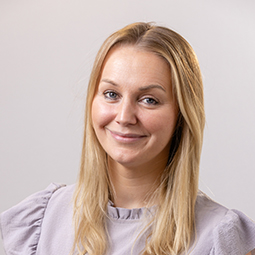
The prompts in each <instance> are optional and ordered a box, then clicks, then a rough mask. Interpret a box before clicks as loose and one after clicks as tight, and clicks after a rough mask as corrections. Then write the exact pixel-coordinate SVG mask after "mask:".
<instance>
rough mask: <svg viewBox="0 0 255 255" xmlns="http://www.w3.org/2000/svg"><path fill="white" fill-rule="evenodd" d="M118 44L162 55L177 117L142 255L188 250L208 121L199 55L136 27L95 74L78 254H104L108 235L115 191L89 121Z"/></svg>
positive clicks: (79, 193) (117, 37)
mask: <svg viewBox="0 0 255 255" xmlns="http://www.w3.org/2000/svg"><path fill="white" fill-rule="evenodd" d="M116 44H118V45H119V44H129V45H133V46H135V47H139V48H141V49H143V50H145V51H149V52H153V53H155V54H157V55H158V56H161V57H162V58H163V59H165V61H167V63H169V66H170V69H171V76H172V86H173V90H174V94H175V97H176V100H177V102H178V107H179V117H178V121H177V125H176V129H175V133H174V135H173V138H172V143H171V149H170V152H169V161H168V165H167V166H166V168H165V171H164V173H163V175H162V179H161V184H160V186H159V187H158V188H157V190H156V191H155V192H157V194H158V195H159V199H160V200H159V203H158V208H157V212H156V215H155V217H154V219H153V227H152V232H151V234H150V236H149V238H148V239H147V243H146V244H145V249H144V254H180V253H181V252H187V250H188V248H189V247H190V245H191V242H192V239H193V238H194V233H195V229H194V221H195V215H194V214H195V212H194V211H195V202H196V197H197V191H198V175H199V162H200V154H201V148H202V140H203V129H204V123H205V116H204V105H203V85H202V79H201V73H200V68H199V64H198V61H197V57H196V55H195V53H194V51H193V49H192V48H191V46H190V45H189V43H188V42H187V41H186V40H185V39H184V38H183V37H181V36H180V35H179V34H177V33H176V32H174V31H172V30H170V29H168V28H166V27H162V26H156V25H154V24H152V23H143V22H140V23H134V24H131V25H128V26H126V27H124V28H123V29H120V30H119V31H117V32H115V33H114V34H112V35H111V36H110V37H108V38H107V39H106V41H105V42H104V43H103V45H102V46H101V48H100V50H99V52H98V54H97V57H96V59H95V62H94V66H93V70H92V73H91V77H90V81H89V85H88V94H87V102H86V112H85V130H84V141H83V149H82V157H81V168H80V174H79V180H78V184H77V187H76V191H75V202H74V222H75V242H74V246H75V247H76V249H77V251H78V253H79V254H80V255H81V254H85V253H86V252H87V253H88V254H90V255H99V254H105V252H106V250H107V243H108V235H107V228H106V218H107V203H108V200H109V196H110V193H111V191H112V187H111V184H110V180H109V176H108V171H107V155H106V152H105V151H104V150H103V148H102V147H101V145H100V143H99V142H98V140H97V138H96V135H95V132H94V130H93V127H92V121H91V105H92V101H93V98H94V95H95V91H96V89H97V86H98V83H99V79H100V74H101V71H102V66H103V63H104V60H105V58H106V56H107V54H108V52H109V51H110V50H111V48H112V47H113V46H115V45H116Z"/></svg>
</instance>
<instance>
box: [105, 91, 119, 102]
mask: <svg viewBox="0 0 255 255" xmlns="http://www.w3.org/2000/svg"><path fill="white" fill-rule="evenodd" d="M104 96H105V98H107V99H110V100H116V99H118V94H117V93H116V92H114V91H112V90H110V91H105V92H104Z"/></svg>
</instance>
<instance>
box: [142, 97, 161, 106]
mask: <svg viewBox="0 0 255 255" xmlns="http://www.w3.org/2000/svg"><path fill="white" fill-rule="evenodd" d="M143 101H144V102H145V103H146V104H149V105H156V104H158V102H157V101H156V100H155V99H153V98H151V97H147V98H145V99H143Z"/></svg>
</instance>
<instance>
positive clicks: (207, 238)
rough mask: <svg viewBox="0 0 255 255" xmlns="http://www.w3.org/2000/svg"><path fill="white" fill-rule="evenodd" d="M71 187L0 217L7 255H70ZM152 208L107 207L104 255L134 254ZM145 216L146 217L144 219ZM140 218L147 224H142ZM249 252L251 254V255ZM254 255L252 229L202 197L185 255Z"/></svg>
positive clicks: (36, 196)
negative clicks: (105, 253) (250, 252)
mask: <svg viewBox="0 0 255 255" xmlns="http://www.w3.org/2000/svg"><path fill="white" fill-rule="evenodd" d="M73 191H74V185H72V186H64V185H57V184H51V185H50V186H49V187H48V188H47V189H45V190H43V191H40V192H38V193H36V194H34V195H32V196H30V197H28V198H27V199H25V200H24V201H22V202H21V203H19V204H18V205H16V206H14V207H13V208H11V209H9V210H8V211H6V212H4V213H2V214H1V217H0V226H1V232H2V238H3V242H4V247H5V250H6V254H7V255H69V253H70V251H71V249H72V245H73V236H74V234H73V227H72V213H73V208H72V197H73ZM155 210H156V207H155V206H154V207H152V208H150V209H145V208H138V209H124V208H115V207H113V205H112V203H111V202H109V205H108V216H109V218H108V219H107V226H108V231H109V235H110V238H111V240H110V243H109V250H108V251H107V255H117V254H118V255H125V254H127V255H128V254H131V250H132V251H133V254H134V255H136V254H139V253H140V252H141V251H142V250H143V248H144V243H145V240H146V236H147V235H148V233H149V232H150V227H147V228H146V230H145V231H144V232H143V234H142V235H139V233H140V232H141V231H142V230H143V229H144V227H145V226H146V225H147V224H148V221H149V219H150V217H151V215H153V214H154V211H155ZM145 214H146V216H147V217H143V216H144V215H145ZM144 218H146V219H147V221H146V220H144ZM252 250H253V251H252ZM249 251H252V255H255V223H254V222H253V221H251V220H250V219H249V218H248V217H247V216H245V215H244V214H243V213H241V212H239V211H236V210H229V209H227V208H225V207H223V206H221V205H219V204H217V203H215V202H213V201H212V200H211V199H209V198H207V197H206V196H204V195H203V194H202V193H200V194H199V195H198V198H197V204H196V240H195V242H194V244H193V246H192V247H191V248H190V255H245V254H247V253H248V252H249Z"/></svg>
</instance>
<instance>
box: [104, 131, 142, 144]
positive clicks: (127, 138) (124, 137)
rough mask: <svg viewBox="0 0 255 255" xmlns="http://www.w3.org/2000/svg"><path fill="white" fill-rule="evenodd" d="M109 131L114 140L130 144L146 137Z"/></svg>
mask: <svg viewBox="0 0 255 255" xmlns="http://www.w3.org/2000/svg"><path fill="white" fill-rule="evenodd" d="M106 129H107V128H106ZM107 130H108V131H109V132H110V134H111V135H112V137H113V138H114V139H116V140H117V141H120V142H126V143H130V142H135V141H138V140H140V139H142V138H144V137H146V136H145V135H140V134H134V133H120V132H116V131H112V130H109V129H107Z"/></svg>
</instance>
